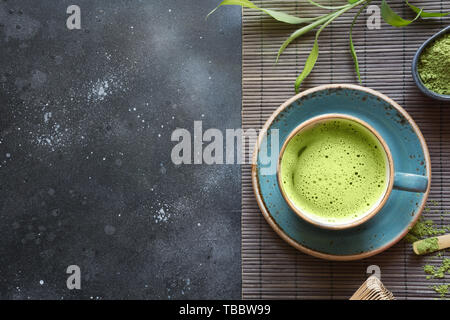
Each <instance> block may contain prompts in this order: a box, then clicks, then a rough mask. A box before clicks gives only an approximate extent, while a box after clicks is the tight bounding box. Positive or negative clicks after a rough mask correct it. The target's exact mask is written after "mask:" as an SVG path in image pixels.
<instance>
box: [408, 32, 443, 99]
mask: <svg viewBox="0 0 450 320" xmlns="http://www.w3.org/2000/svg"><path fill="white" fill-rule="evenodd" d="M448 32H450V26H448V27H446V28H444V29H442V30H441V31H439V32H438V33H435V34H434V35H433V36H431V37H430V38H428V40H427V41H425V42H424V43H423V44H422V45H421V46H420V47H419V49H418V50H417V52H416V54H415V55H414V58H413V62H412V67H411V71H412V75H413V78H414V81H415V83H416V85H417V87H418V88H419V89H420V91H422V92H423V93H424V94H426V95H427V96H429V97H431V98H433V99H437V100H441V101H449V102H450V95H444V94H439V93H436V92H433V91H431V90H429V89H428V88H427V87H425V85H424V84H423V82H422V80H421V79H420V75H419V72H418V70H417V66H418V64H419V57H420V55H421V54H422V52H423V50H424V49H425V48H426V47H427V46H428V45H431V44H432V42H433V41H434V40H436V39H437V38H439V37H440V36H442V35H444V34H446V33H448ZM449 72H450V70H449Z"/></svg>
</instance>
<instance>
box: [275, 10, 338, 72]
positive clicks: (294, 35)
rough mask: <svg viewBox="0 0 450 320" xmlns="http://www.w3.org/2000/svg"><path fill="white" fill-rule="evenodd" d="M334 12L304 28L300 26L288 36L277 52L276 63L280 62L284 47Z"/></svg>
mask: <svg viewBox="0 0 450 320" xmlns="http://www.w3.org/2000/svg"><path fill="white" fill-rule="evenodd" d="M333 14H334V13H330V14H327V15H324V16H322V18H321V19H320V20H317V21H315V22H313V23H310V24H308V25H307V26H304V27H303V28H300V29H298V30H296V31H295V32H293V33H292V34H291V35H290V36H289V38H287V39H286V40H285V41H284V42H283V44H282V45H281V47H280V49H279V50H278V54H277V59H276V61H275V63H277V62H278V59H279V58H280V55H281V54H282V53H283V51H284V49H286V48H287V46H288V45H289V44H290V43H291V42H292V41H294V40H295V39H296V38H298V37H300V36H301V35H303V34H305V33H307V32H309V31H311V30H312V29H314V28H315V27H317V26H319V25H321V24H322V23H324V22H325V21H327V20H328V19H329V18H331V16H332V15H333Z"/></svg>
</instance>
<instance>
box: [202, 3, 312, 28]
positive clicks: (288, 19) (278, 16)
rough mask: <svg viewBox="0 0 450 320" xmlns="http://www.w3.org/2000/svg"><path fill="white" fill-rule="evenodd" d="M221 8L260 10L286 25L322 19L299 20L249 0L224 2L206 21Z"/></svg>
mask: <svg viewBox="0 0 450 320" xmlns="http://www.w3.org/2000/svg"><path fill="white" fill-rule="evenodd" d="M221 6H241V7H246V8H250V9H256V10H260V11H262V12H264V13H266V14H268V15H269V16H271V17H272V18H274V19H275V20H278V21H281V22H284V23H289V24H300V23H308V22H311V21H315V20H317V19H318V18H320V17H315V18H299V17H295V16H291V15H290V14H287V13H284V12H279V11H275V10H271V9H264V8H260V7H258V6H257V5H255V4H254V3H253V2H251V1H248V0H224V1H222V2H221V3H220V4H219V5H218V6H217V7H216V8H215V9H214V10H212V11H211V12H210V13H208V15H207V16H206V19H208V17H209V16H210V15H211V14H212V13H213V12H215V11H216V10H217V9H219V8H220V7H221Z"/></svg>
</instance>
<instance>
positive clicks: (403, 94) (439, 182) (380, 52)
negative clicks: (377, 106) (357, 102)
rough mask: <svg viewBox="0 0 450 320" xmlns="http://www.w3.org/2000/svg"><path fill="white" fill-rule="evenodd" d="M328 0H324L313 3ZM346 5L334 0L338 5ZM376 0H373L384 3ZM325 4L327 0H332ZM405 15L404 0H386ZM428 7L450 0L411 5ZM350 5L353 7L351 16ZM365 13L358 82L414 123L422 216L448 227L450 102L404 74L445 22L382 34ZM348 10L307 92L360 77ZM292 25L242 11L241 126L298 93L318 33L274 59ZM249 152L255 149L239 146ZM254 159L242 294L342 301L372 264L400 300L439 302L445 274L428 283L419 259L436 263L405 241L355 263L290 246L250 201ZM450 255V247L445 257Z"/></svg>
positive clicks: (310, 10)
mask: <svg viewBox="0 0 450 320" xmlns="http://www.w3.org/2000/svg"><path fill="white" fill-rule="evenodd" d="M319 2H320V3H323V4H327V2H326V1H319ZM339 2H342V1H334V4H336V3H339ZM380 2H381V1H373V2H372V3H373V4H378V5H379V4H380ZM255 3H256V4H257V5H259V6H262V7H265V8H272V9H278V10H282V11H285V12H288V13H291V14H296V15H300V13H301V16H312V14H314V13H316V14H317V12H318V11H317V10H320V9H317V8H314V7H312V6H310V5H309V4H308V3H307V2H306V1H305V0H297V1H294V0H291V1H283V0H278V1H255ZM328 3H329V4H331V3H333V1H329V2H328ZM389 3H390V4H391V6H392V8H393V9H394V10H395V11H396V12H397V13H399V14H400V15H402V16H403V17H405V18H407V17H410V16H411V15H409V9H407V8H405V6H404V5H403V3H404V1H400V0H394V1H389ZM412 3H414V4H416V5H417V6H419V5H422V4H423V5H426V8H427V9H428V10H430V11H439V10H445V11H449V10H450V2H449V1H446V0H445V1H423V0H422V3H421V2H420V1H412ZM355 11H356V10H354V11H352V13H355ZM367 17H368V16H367V15H366V14H363V15H361V17H360V19H359V21H358V23H357V25H356V27H355V29H354V41H355V43H356V45H355V46H356V49H357V51H358V54H359V59H360V68H361V73H362V80H363V85H364V86H367V87H370V88H373V89H376V90H379V91H380V92H382V93H384V94H386V95H388V96H389V97H391V98H393V99H394V100H395V101H397V102H398V103H399V104H400V105H401V106H403V107H404V108H405V109H406V110H407V111H408V112H409V113H410V114H411V116H412V117H413V118H414V119H415V121H416V122H417V124H418V125H419V127H420V129H421V130H422V133H423V134H424V136H425V139H426V141H427V143H428V146H429V149H430V153H431V161H432V177H433V178H432V186H431V192H430V196H429V201H428V208H429V210H428V212H426V213H425V216H426V217H427V218H430V219H433V220H434V221H435V222H436V223H437V224H438V225H448V224H450V214H447V215H444V216H443V217H442V216H441V213H442V212H446V211H450V188H449V187H450V181H449V177H450V158H449V156H450V105H449V104H445V103H440V102H436V101H433V100H431V99H429V98H426V97H425V96H423V95H422V94H421V93H420V92H419V90H418V89H417V88H416V87H415V85H414V83H413V79H412V76H411V72H410V66H411V61H412V58H413V55H414V53H415V51H416V50H417V48H418V47H419V45H420V44H421V43H422V42H423V41H425V40H426V39H427V38H428V37H429V36H431V35H432V34H433V33H435V32H436V31H438V30H440V29H442V28H443V27H444V26H446V25H448V24H449V23H450V19H448V18H447V19H442V20H441V19H437V20H432V21H420V22H417V23H414V24H412V25H409V26H408V27H405V28H394V27H391V26H388V25H387V24H385V23H384V22H383V23H382V24H381V29H380V30H368V29H367V28H366V20H367ZM352 19H353V14H346V15H344V16H341V18H339V19H338V20H335V22H334V23H333V24H332V25H331V26H329V27H328V28H327V29H325V31H324V32H322V35H321V38H320V41H319V47H320V57H319V60H318V63H317V65H316V67H315V69H314V70H313V72H312V74H311V75H310V77H309V78H308V79H307V81H305V82H304V84H303V89H306V88H311V87H314V86H317V85H321V84H327V83H356V77H355V73H354V70H353V64H352V60H351V56H350V54H349V52H348V29H349V25H350V23H351V21H352ZM293 30H295V26H294V27H293V26H288V25H284V24H282V23H278V22H277V21H274V20H272V19H270V18H268V17H266V16H264V15H263V14H262V13H260V12H258V11H254V10H249V9H244V10H243V28H242V42H243V44H242V46H243V62H242V66H243V67H242V76H243V80H242V86H243V102H242V123H243V128H244V129H249V128H258V129H259V128H261V127H262V126H263V124H264V122H265V121H266V120H267V119H268V117H269V115H270V114H271V113H272V112H273V111H274V110H275V109H276V108H277V107H278V106H279V105H280V104H281V103H282V102H284V101H285V100H286V99H288V98H289V97H291V96H292V95H294V89H293V83H294V80H295V78H296V76H297V75H298V74H299V72H300V70H301V67H302V65H303V63H304V61H305V59H306V57H307V55H308V54H309V50H310V48H311V47H312V40H313V36H314V33H311V34H308V35H307V36H306V37H302V38H301V39H300V41H296V42H295V43H294V44H292V45H291V46H290V47H289V48H288V49H287V50H286V51H285V53H284V54H283V55H282V57H281V59H280V61H279V63H278V65H275V64H274V61H275V57H276V52H277V50H278V48H279V46H280V45H281V43H282V42H283V41H284V39H285V38H286V37H287V36H288V35H289V34H290V33H291V32H293ZM245 149H246V150H245V151H246V152H250V151H253V150H252V149H253V146H251V148H248V146H246V147H245ZM250 170H251V168H250V165H244V166H243V167H242V278H243V279H242V294H243V298H244V299H348V298H349V297H350V296H351V295H352V293H353V292H354V291H355V290H356V289H357V288H358V287H359V286H360V285H361V284H362V283H363V282H364V280H365V279H366V278H367V276H368V275H367V274H366V268H367V267H368V266H370V265H378V266H379V267H380V268H381V275H382V281H383V283H384V284H385V286H386V287H387V288H388V289H389V290H391V291H392V292H393V293H394V295H395V297H396V298H397V299H435V298H437V297H438V295H437V294H436V293H435V292H434V291H433V289H431V286H432V285H437V284H443V283H449V277H448V276H447V277H446V279H441V280H426V275H425V273H424V272H423V265H424V264H428V263H431V264H433V263H437V262H438V261H440V260H439V258H436V257H435V256H432V257H429V258H420V257H417V256H415V255H414V254H413V253H412V250H411V247H410V244H407V243H405V242H404V241H401V242H400V243H398V244H396V245H395V246H394V247H392V248H390V249H389V250H387V251H385V252H384V253H382V254H379V255H377V256H375V257H372V258H368V259H365V260H360V261H353V262H330V261H325V260H320V259H317V258H313V257H310V256H308V255H306V254H304V253H302V252H299V251H297V250H296V249H294V248H292V247H290V246H289V245H288V244H286V243H285V242H284V241H283V240H281V238H279V237H278V235H277V234H276V233H275V232H274V231H273V230H272V229H271V228H270V226H269V225H268V224H267V223H266V221H265V220H264V218H263V216H262V214H261V212H260V210H259V208H258V205H257V203H256V201H255V198H254V195H253V190H252V185H251V177H250ZM445 255H447V257H448V256H449V255H448V253H445Z"/></svg>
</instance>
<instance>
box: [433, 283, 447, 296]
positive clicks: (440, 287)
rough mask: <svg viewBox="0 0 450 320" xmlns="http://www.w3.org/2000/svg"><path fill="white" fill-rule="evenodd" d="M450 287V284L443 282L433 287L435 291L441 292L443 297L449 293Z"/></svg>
mask: <svg viewBox="0 0 450 320" xmlns="http://www.w3.org/2000/svg"><path fill="white" fill-rule="evenodd" d="M449 287H450V285H449V284H441V285H438V286H433V289H434V291H436V292H437V293H439V295H440V296H441V298H445V297H446V295H447V293H448V288H449Z"/></svg>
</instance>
